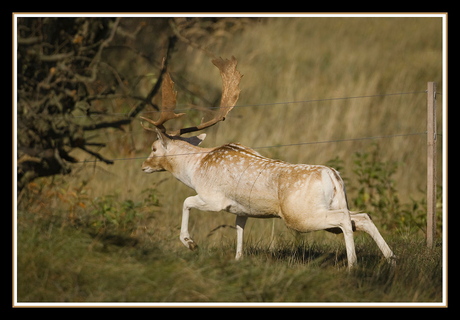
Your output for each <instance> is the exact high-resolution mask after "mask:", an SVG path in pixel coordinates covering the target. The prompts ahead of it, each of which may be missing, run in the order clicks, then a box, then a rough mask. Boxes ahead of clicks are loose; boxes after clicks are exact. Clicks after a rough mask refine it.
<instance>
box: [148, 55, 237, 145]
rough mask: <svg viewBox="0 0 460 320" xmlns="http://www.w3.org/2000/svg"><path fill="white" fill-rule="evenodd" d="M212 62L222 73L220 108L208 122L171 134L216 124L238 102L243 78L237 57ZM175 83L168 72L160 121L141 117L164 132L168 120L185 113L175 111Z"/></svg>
mask: <svg viewBox="0 0 460 320" xmlns="http://www.w3.org/2000/svg"><path fill="white" fill-rule="evenodd" d="M212 63H213V64H214V65H215V66H216V67H217V68H219V71H220V75H221V77H222V98H221V101H220V108H219V110H218V111H217V112H215V115H214V118H213V119H211V120H209V121H206V122H203V120H201V123H200V124H199V125H198V126H195V127H189V128H182V129H179V130H177V131H174V132H171V133H170V135H173V136H179V135H182V134H185V133H189V132H195V131H199V130H203V129H206V128H209V127H211V126H213V125H215V124H216V123H218V122H219V121H224V120H225V117H226V116H227V114H228V113H229V112H230V110H232V109H233V107H234V106H235V105H236V102H237V101H238V97H239V94H240V91H241V89H240V88H239V87H238V85H239V83H240V81H241V78H242V75H241V73H240V72H239V71H238V70H237V69H236V65H237V63H238V61H237V60H236V59H235V57H233V56H232V58H231V60H228V59H225V60H223V59H222V58H218V59H213V60H212ZM173 85H174V82H172V80H171V78H170V76H169V73H168V72H166V74H165V77H164V79H163V92H162V97H163V106H162V110H161V112H162V113H161V116H160V119H159V120H158V121H153V120H151V119H147V118H144V117H141V118H142V119H144V120H146V121H148V122H150V123H151V124H153V125H154V126H156V127H157V128H158V129H160V130H161V131H162V132H165V131H166V129H165V127H164V126H163V124H164V123H165V122H166V121H168V120H171V119H175V118H178V117H180V116H182V115H184V113H180V114H175V113H174V108H175V106H176V94H177V92H174V91H173ZM141 125H142V126H143V127H144V129H147V130H152V129H150V128H147V127H145V126H144V125H143V124H142V122H141Z"/></svg>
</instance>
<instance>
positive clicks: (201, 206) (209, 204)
mask: <svg viewBox="0 0 460 320" xmlns="http://www.w3.org/2000/svg"><path fill="white" fill-rule="evenodd" d="M220 200H221V199H219V198H218V197H216V196H211V197H207V198H206V201H205V200H203V198H202V197H201V196H200V195H196V196H193V197H188V198H187V199H185V201H184V207H183V210H182V224H181V229H180V241H182V243H183V244H184V245H185V246H186V247H187V248H189V249H190V250H194V249H195V248H196V247H198V246H197V244H196V243H195V242H194V241H193V240H192V239H191V238H190V234H189V232H188V218H189V215H190V209H192V208H195V209H198V210H204V211H220V210H222V209H224V208H223V207H222V201H220Z"/></svg>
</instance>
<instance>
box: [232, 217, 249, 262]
mask: <svg viewBox="0 0 460 320" xmlns="http://www.w3.org/2000/svg"><path fill="white" fill-rule="evenodd" d="M247 220H248V217H243V216H236V222H235V225H236V238H237V242H236V257H235V259H236V260H239V259H241V258H242V257H243V232H244V225H245V224H246V221H247Z"/></svg>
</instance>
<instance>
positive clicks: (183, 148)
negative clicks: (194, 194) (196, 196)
mask: <svg viewBox="0 0 460 320" xmlns="http://www.w3.org/2000/svg"><path fill="white" fill-rule="evenodd" d="M209 150H210V149H209ZM207 151H208V149H205V148H200V147H195V146H193V145H191V144H188V143H185V144H181V145H179V146H178V145H175V146H173V147H172V148H171V150H169V152H168V156H167V159H168V161H167V163H168V167H166V168H165V169H166V170H167V171H169V172H171V173H172V175H173V176H174V177H175V178H176V179H177V180H179V181H181V182H182V183H184V184H185V185H186V186H188V187H190V188H192V189H195V185H194V183H193V182H194V173H195V172H196V170H197V169H198V166H199V164H200V161H201V159H202V158H203V157H204V156H206V154H207Z"/></svg>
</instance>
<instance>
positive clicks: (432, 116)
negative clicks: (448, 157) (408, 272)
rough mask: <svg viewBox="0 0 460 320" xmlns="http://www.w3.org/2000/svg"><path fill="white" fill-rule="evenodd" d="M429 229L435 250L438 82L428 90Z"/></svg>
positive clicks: (429, 236)
mask: <svg viewBox="0 0 460 320" xmlns="http://www.w3.org/2000/svg"><path fill="white" fill-rule="evenodd" d="M426 155H427V188H426V192H427V195H426V196H427V198H426V200H427V228H426V244H427V247H428V248H433V244H434V240H435V237H436V82H428V90H427V148H426Z"/></svg>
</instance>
